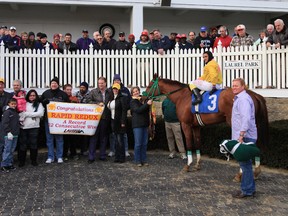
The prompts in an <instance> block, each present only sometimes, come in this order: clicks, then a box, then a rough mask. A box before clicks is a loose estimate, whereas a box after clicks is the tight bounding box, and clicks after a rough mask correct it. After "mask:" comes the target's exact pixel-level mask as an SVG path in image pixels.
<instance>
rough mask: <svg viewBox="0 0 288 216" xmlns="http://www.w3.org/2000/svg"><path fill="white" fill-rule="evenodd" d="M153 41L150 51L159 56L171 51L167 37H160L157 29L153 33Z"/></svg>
mask: <svg viewBox="0 0 288 216" xmlns="http://www.w3.org/2000/svg"><path fill="white" fill-rule="evenodd" d="M153 33H154V39H153V40H152V49H153V51H155V52H157V53H158V54H160V55H163V54H164V53H165V52H166V51H167V50H169V49H171V42H170V40H169V37H168V36H162V34H161V32H160V31H159V30H158V29H155V30H154V31H153Z"/></svg>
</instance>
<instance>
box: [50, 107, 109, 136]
mask: <svg viewBox="0 0 288 216" xmlns="http://www.w3.org/2000/svg"><path fill="white" fill-rule="evenodd" d="M103 110H104V107H101V106H99V105H96V104H81V103H62V102H50V103H49V104H48V105H47V115H48V125H49V130H50V133H51V134H74V135H90V136H92V135H94V134H95V131H96V129H97V126H98V124H99V121H100V119H101V115H102V112H103Z"/></svg>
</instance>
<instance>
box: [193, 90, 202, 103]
mask: <svg viewBox="0 0 288 216" xmlns="http://www.w3.org/2000/svg"><path fill="white" fill-rule="evenodd" d="M192 92H193V94H194V95H195V100H194V101H192V105H196V104H199V103H201V102H202V95H201V94H200V91H199V89H198V88H194V89H193V90H192Z"/></svg>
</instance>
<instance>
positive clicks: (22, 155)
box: [18, 150, 26, 167]
mask: <svg viewBox="0 0 288 216" xmlns="http://www.w3.org/2000/svg"><path fill="white" fill-rule="evenodd" d="M18 160H19V164H18V166H19V167H23V166H25V161H26V151H22V150H19V151H18Z"/></svg>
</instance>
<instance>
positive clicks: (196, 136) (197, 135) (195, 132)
mask: <svg viewBox="0 0 288 216" xmlns="http://www.w3.org/2000/svg"><path fill="white" fill-rule="evenodd" d="M192 130H193V140H194V144H195V146H196V158H197V161H196V164H195V167H194V169H195V170H200V161H201V154H200V147H201V134H200V130H201V128H200V127H193V129H192Z"/></svg>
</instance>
